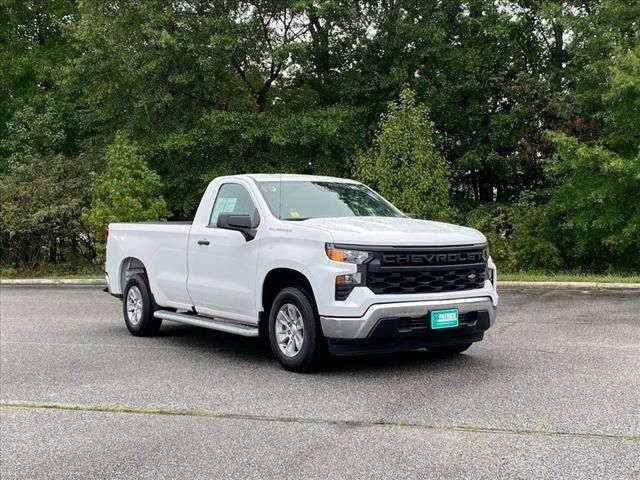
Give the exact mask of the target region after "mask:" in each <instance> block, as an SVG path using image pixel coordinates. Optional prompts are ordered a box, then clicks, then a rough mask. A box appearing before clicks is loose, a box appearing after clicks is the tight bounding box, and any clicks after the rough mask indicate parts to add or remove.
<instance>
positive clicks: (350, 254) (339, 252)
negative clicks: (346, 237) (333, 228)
mask: <svg viewBox="0 0 640 480" xmlns="http://www.w3.org/2000/svg"><path fill="white" fill-rule="evenodd" d="M325 252H327V257H329V258H330V259H331V260H333V261H334V262H344V263H355V264H356V265H360V264H361V263H364V262H366V261H367V260H369V258H370V257H371V252H364V251H362V250H351V249H344V248H336V247H335V246H333V245H332V244H330V243H328V244H327V245H326V246H325Z"/></svg>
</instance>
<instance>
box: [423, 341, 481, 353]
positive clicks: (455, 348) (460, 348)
mask: <svg viewBox="0 0 640 480" xmlns="http://www.w3.org/2000/svg"><path fill="white" fill-rule="evenodd" d="M471 345H472V344H471V343H462V344H460V345H448V346H446V347H433V348H428V349H427V350H428V351H429V353H433V354H434V355H442V356H446V355H458V354H459V353H462V352H464V351H465V350H466V349H468V348H469V347H470V346H471Z"/></svg>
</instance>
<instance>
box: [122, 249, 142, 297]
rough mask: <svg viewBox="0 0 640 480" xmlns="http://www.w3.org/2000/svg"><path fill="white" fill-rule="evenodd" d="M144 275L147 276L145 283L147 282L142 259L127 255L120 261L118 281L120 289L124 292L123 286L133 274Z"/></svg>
mask: <svg viewBox="0 0 640 480" xmlns="http://www.w3.org/2000/svg"><path fill="white" fill-rule="evenodd" d="M138 274H141V275H144V276H145V278H147V283H149V280H148V277H147V269H146V267H145V266H144V263H143V262H142V260H140V259H139V258H136V257H127V258H125V259H123V260H122V262H120V273H119V275H118V278H119V281H120V291H121V292H122V293H123V294H124V288H125V286H126V285H127V282H128V281H129V279H130V278H131V277H133V276H134V275H138Z"/></svg>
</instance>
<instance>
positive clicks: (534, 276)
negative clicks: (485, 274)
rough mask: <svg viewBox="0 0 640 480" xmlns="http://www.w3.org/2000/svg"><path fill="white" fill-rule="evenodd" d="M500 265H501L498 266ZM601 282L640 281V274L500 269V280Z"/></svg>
mask: <svg viewBox="0 0 640 480" xmlns="http://www.w3.org/2000/svg"><path fill="white" fill-rule="evenodd" d="M498 267H499V266H498ZM500 280H505V281H519V282H599V283H640V275H637V274H632V273H603V274H597V273H572V272H559V273H549V272H510V273H501V272H500V270H498V282H500Z"/></svg>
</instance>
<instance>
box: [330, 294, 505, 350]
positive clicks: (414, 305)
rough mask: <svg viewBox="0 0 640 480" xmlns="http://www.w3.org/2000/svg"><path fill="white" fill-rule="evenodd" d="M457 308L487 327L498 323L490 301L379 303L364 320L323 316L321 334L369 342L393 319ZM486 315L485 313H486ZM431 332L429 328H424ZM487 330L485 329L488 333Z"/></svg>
mask: <svg viewBox="0 0 640 480" xmlns="http://www.w3.org/2000/svg"><path fill="white" fill-rule="evenodd" d="M447 308H457V309H458V312H459V314H460V315H461V317H462V316H466V315H467V314H472V313H474V312H477V313H482V316H483V317H484V316H485V315H486V316H487V317H488V326H487V328H489V327H490V326H491V325H493V324H494V323H495V320H496V307H495V306H494V305H493V302H492V300H491V298H490V297H474V298H459V299H454V300H427V301H415V302H397V303H379V304H374V305H371V306H370V307H369V308H368V309H367V311H366V312H365V314H364V315H362V316H361V317H330V316H321V317H320V324H321V325H322V332H323V333H324V335H325V337H327V338H328V339H330V340H331V339H338V340H366V339H368V338H370V337H371V335H372V333H373V332H374V331H375V330H376V329H377V327H378V326H379V324H381V322H385V323H389V322H391V323H393V322H394V319H397V320H396V321H397V322H400V319H425V320H426V318H427V317H428V315H429V312H430V311H432V310H443V309H447ZM483 312H484V313H483ZM424 328H426V329H430V327H426V326H425V327H424ZM485 330H486V329H485Z"/></svg>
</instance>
